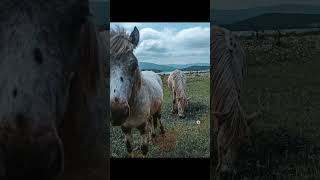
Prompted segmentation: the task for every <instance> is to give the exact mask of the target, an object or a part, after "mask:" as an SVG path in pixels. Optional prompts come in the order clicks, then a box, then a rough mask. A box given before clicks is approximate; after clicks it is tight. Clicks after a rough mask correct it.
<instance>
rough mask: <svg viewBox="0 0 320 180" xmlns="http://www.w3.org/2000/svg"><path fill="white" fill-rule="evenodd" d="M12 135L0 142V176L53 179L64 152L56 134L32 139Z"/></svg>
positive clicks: (36, 179) (60, 166)
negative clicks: (5, 140) (2, 142)
mask: <svg viewBox="0 0 320 180" xmlns="http://www.w3.org/2000/svg"><path fill="white" fill-rule="evenodd" d="M11 138H12V139H8V141H7V142H6V143H5V144H1V149H0V178H1V179H8V180H16V179H17V180H18V179H25V178H27V179H34V180H43V179H47V180H53V179H55V178H56V177H57V176H59V175H60V174H61V172H62V171H63V168H64V167H63V166H64V155H63V154H64V153H63V146H62V143H61V140H60V139H59V138H58V137H57V136H55V135H53V134H52V133H48V134H45V135H42V136H40V137H38V138H35V139H33V138H30V137H28V138H26V139H25V138H23V137H21V136H19V137H11ZM27 139H28V140H27Z"/></svg>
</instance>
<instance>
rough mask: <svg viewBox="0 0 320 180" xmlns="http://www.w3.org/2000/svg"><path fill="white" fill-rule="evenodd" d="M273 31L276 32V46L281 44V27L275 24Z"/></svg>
mask: <svg viewBox="0 0 320 180" xmlns="http://www.w3.org/2000/svg"><path fill="white" fill-rule="evenodd" d="M274 31H275V32H277V34H276V35H275V42H276V45H277V46H280V45H281V37H282V34H281V29H280V27H279V26H275V27H274Z"/></svg>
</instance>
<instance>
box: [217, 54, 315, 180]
mask: <svg viewBox="0 0 320 180" xmlns="http://www.w3.org/2000/svg"><path fill="white" fill-rule="evenodd" d="M312 53H313V55H312V57H311V58H309V59H308V60H307V61H303V62H302V61H290V60H289V61H286V62H280V63H267V64H263V65H261V64H260V65H259V64H255V63H250V62H253V61H255V58H257V57H256V54H255V56H252V54H251V53H250V52H247V54H248V64H251V65H249V66H248V79H247V87H246V91H245V93H244V96H243V97H242V102H243V105H244V107H245V109H246V111H247V112H249V113H250V112H253V111H257V110H261V111H262V112H263V115H262V117H261V118H260V119H258V120H257V121H256V122H255V123H254V124H253V126H252V136H251V139H252V142H253V145H252V146H245V147H243V148H242V150H241V155H240V162H239V169H240V174H241V176H242V179H261V180H269V179H270V180H271V179H272V180H273V179H320V130H319V129H320V119H319V118H320V71H319V70H320V51H318V50H316V49H313V52H312ZM263 55H264V54H261V56H263ZM214 159H215V160H214V161H216V156H214Z"/></svg>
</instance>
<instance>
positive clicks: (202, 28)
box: [111, 23, 210, 64]
mask: <svg viewBox="0 0 320 180" xmlns="http://www.w3.org/2000/svg"><path fill="white" fill-rule="evenodd" d="M116 26H121V27H123V28H125V29H126V31H127V32H128V33H131V32H132V30H133V28H134V27H135V26H136V27H137V28H138V29H139V31H140V42H139V45H138V47H137V48H136V49H135V55H136V56H137V58H138V60H139V61H140V62H151V63H156V64H189V63H209V61H210V29H209V23H111V28H115V27H116Z"/></svg>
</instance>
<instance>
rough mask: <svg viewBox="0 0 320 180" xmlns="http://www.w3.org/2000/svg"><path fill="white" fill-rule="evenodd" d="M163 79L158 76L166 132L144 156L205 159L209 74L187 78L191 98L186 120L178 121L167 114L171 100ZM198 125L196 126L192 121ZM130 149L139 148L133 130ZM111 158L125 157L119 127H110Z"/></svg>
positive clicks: (176, 117)
mask: <svg viewBox="0 0 320 180" xmlns="http://www.w3.org/2000/svg"><path fill="white" fill-rule="evenodd" d="M166 79H167V76H165V77H162V80H163V88H164V103H163V108H162V117H161V119H162V121H163V124H164V126H165V129H166V132H167V133H166V136H165V137H164V138H161V137H159V138H157V140H156V143H152V144H151V145H150V146H149V152H148V155H147V157H151V158H161V157H165V158H186V157H188V158H208V157H209V154H210V153H209V152H210V151H209V138H210V132H209V128H210V118H209V97H210V96H209V95H210V84H209V82H210V80H209V75H208V74H207V75H200V76H194V77H193V76H192V75H190V76H188V80H187V95H188V96H189V97H191V100H190V105H189V107H188V109H187V111H186V118H184V119H180V118H178V116H176V115H172V114H171V107H172V97H171V93H170V92H169V90H168V87H167V83H166ZM197 120H199V121H200V122H201V123H200V125H198V124H197V123H196V122H197ZM133 132H134V133H133V136H134V142H135V144H134V147H137V146H139V143H140V135H139V132H138V131H137V130H134V131H133ZM111 152H112V157H126V156H127V150H126V147H125V144H124V134H123V133H122V131H121V129H120V128H119V127H112V128H111Z"/></svg>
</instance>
